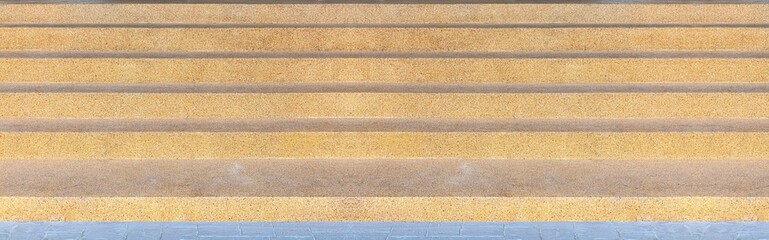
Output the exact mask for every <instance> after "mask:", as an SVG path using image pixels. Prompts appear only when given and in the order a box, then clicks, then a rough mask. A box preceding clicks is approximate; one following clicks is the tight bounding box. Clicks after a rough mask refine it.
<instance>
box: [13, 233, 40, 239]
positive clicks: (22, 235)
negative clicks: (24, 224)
mask: <svg viewBox="0 0 769 240" xmlns="http://www.w3.org/2000/svg"><path fill="white" fill-rule="evenodd" d="M43 237H45V235H44V234H37V233H35V234H30V233H12V234H11V236H10V237H9V238H8V239H10V240H37V239H43Z"/></svg>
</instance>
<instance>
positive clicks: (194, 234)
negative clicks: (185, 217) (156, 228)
mask: <svg viewBox="0 0 769 240" xmlns="http://www.w3.org/2000/svg"><path fill="white" fill-rule="evenodd" d="M160 239H161V240H195V239H198V229H197V225H195V227H194V228H190V227H188V226H186V225H174V226H170V227H167V228H164V229H163V232H162V234H161V236H160Z"/></svg>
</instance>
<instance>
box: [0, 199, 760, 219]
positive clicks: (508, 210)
mask: <svg viewBox="0 0 769 240" xmlns="http://www.w3.org/2000/svg"><path fill="white" fill-rule="evenodd" d="M767 205H769V198H767V197H728V196H726V197H721V196H719V197H703V196H693V197H482V196H478V197H0V218H2V219H7V220H9V221H106V222H114V221H206V222H209V221H213V222H217V221H223V222H231V221H276V222H296V221H406V222H410V221H465V222H481V221H482V222H488V221H503V220H504V221H521V222H563V221H582V222H585V221H590V222H594V221H602V222H605V221H615V222H627V221H663V222H665V221H676V222H680V221H714V222H716V221H766V219H769V214H768V213H767V211H766V207H767Z"/></svg>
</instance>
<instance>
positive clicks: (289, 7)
mask: <svg viewBox="0 0 769 240" xmlns="http://www.w3.org/2000/svg"><path fill="white" fill-rule="evenodd" d="M0 13H1V14H0V24H6V25H7V24H53V25H59V24H307V25H317V24H436V25H437V24H686V25H690V24H769V6H767V5H766V4H728V3H727V4H621V3H615V4H563V3H559V4H547V3H539V4H130V3H129V4H125V3H124V4H4V5H2V6H0Z"/></svg>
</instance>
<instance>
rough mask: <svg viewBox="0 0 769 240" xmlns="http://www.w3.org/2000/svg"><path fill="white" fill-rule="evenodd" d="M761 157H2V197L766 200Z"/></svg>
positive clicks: (767, 176)
mask: <svg viewBox="0 0 769 240" xmlns="http://www.w3.org/2000/svg"><path fill="white" fill-rule="evenodd" d="M764 161H765V160H763V159H728V158H724V159H712V160H692V159H641V160H635V159H610V160H560V159H531V160H520V159H446V158H442V159H397V160H394V159H241V160H236V159H216V160H213V159H181V160H169V159H147V160H139V159H118V160H102V159H99V160H79V159H61V160H44V159H22V160H0V196H16V197H25V196H26V197H682V196H683V197H685V196H710V197H713V196H722V197H767V196H769V188H768V187H764V186H767V185H769V164H764ZM31 162H34V164H30V163H31Z"/></svg>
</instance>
